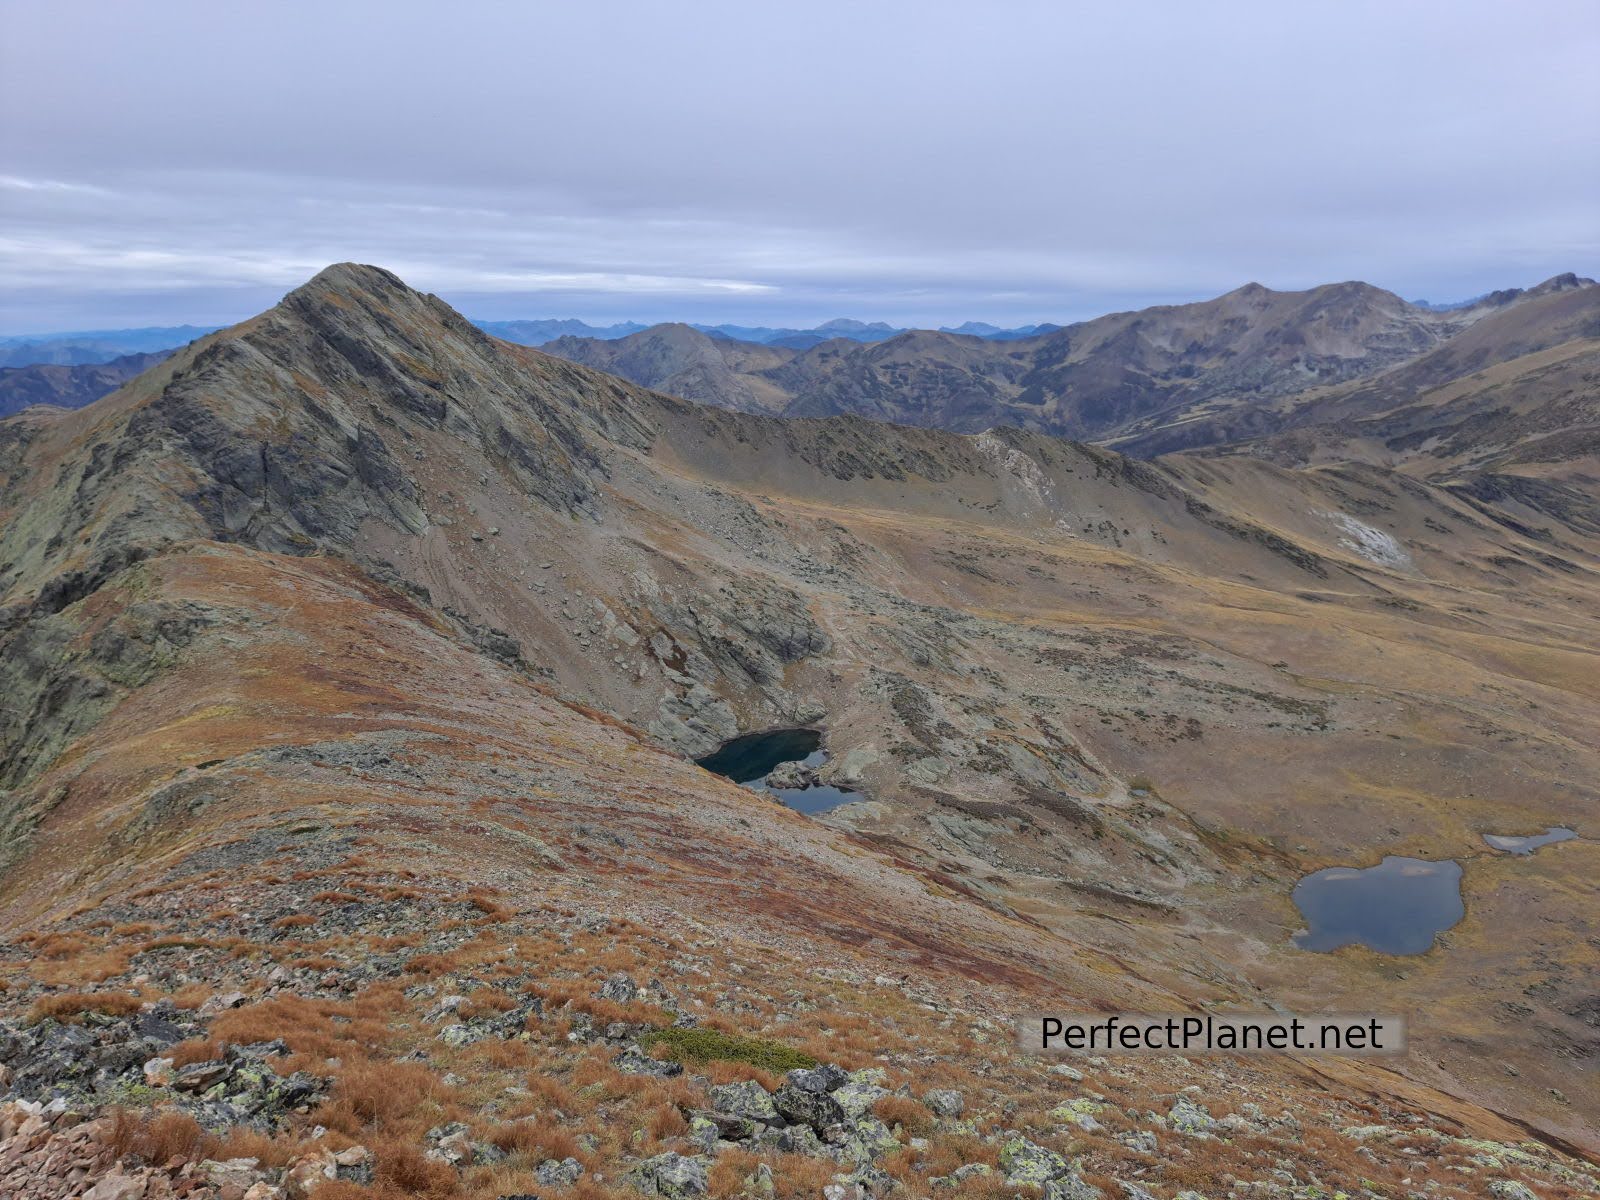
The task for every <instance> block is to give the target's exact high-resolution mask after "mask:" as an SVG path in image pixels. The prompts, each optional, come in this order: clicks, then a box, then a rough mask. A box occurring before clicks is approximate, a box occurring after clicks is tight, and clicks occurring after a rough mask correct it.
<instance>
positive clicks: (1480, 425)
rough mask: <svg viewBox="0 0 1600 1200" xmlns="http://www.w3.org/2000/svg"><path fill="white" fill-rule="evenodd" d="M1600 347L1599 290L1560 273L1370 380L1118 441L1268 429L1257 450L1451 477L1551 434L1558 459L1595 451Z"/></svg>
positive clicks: (1231, 438) (1202, 441)
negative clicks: (1599, 350) (1359, 460)
mask: <svg viewBox="0 0 1600 1200" xmlns="http://www.w3.org/2000/svg"><path fill="white" fill-rule="evenodd" d="M1513 300H1514V301H1516V303H1514V304H1513V303H1511V301H1513ZM1597 343H1600V287H1596V286H1594V285H1593V284H1592V283H1591V282H1590V281H1587V280H1579V279H1576V278H1575V277H1572V276H1562V277H1558V278H1557V279H1554V280H1551V281H1549V282H1548V283H1546V284H1543V285H1541V286H1540V287H1538V288H1533V289H1530V290H1529V291H1527V292H1517V293H1512V294H1510V298H1509V300H1506V301H1505V302H1504V303H1503V305H1502V307H1500V308H1499V309H1498V310H1497V311H1493V312H1490V313H1487V314H1485V315H1483V316H1481V317H1480V318H1479V319H1477V320H1476V321H1475V322H1474V323H1473V324H1472V325H1470V326H1469V327H1468V328H1467V329H1465V330H1464V331H1462V332H1461V333H1459V334H1457V335H1456V336H1454V337H1452V338H1451V339H1450V340H1448V341H1446V342H1445V343H1443V344H1442V345H1441V346H1439V347H1438V348H1437V349H1435V350H1432V351H1430V352H1429V353H1427V354H1424V355H1422V356H1421V357H1419V358H1416V359H1414V360H1412V361H1410V362H1407V363H1404V364H1402V365H1400V366H1398V367H1395V368H1393V369H1392V370H1389V371H1386V372H1383V373H1381V374H1378V375H1376V376H1373V377H1372V378H1370V379H1366V380H1362V381H1359V382H1355V383H1350V384H1346V385H1343V386H1339V387H1333V388H1322V389H1313V390H1311V391H1308V392H1306V393H1304V394H1303V395H1298V396H1294V397H1290V398H1288V399H1286V400H1283V401H1280V402H1278V403H1276V404H1272V405H1256V404H1249V403H1244V402H1238V403H1234V404H1231V405H1228V404H1222V405H1216V406H1214V407H1213V408H1212V409H1211V411H1209V412H1207V413H1205V414H1202V415H1200V416H1198V417H1195V416H1186V417H1185V418H1184V419H1181V420H1179V421H1177V422H1174V423H1173V424H1171V425H1169V426H1166V427H1158V428H1155V429H1153V430H1151V431H1150V432H1147V433H1144V434H1141V435H1136V436H1134V437H1130V438H1127V439H1123V440H1119V441H1118V442H1117V443H1116V444H1117V446H1118V448H1119V449H1123V450H1126V451H1129V452H1132V453H1137V454H1156V453H1163V452H1169V451H1172V450H1180V449H1188V448H1191V447H1217V446H1227V445H1230V444H1237V443H1243V442H1246V441H1250V440H1251V439H1263V438H1268V437H1270V438H1272V439H1273V440H1272V441H1270V442H1268V441H1261V440H1258V441H1256V442H1255V443H1254V444H1253V445H1252V450H1253V452H1260V453H1267V454H1270V455H1273V456H1274V457H1277V458H1279V459H1280V460H1281V461H1332V460H1337V459H1341V458H1350V457H1354V458H1365V459H1368V460H1369V461H1375V462H1383V463H1386V464H1388V465H1395V466H1399V465H1405V466H1406V469H1408V470H1416V471H1418V472H1421V473H1429V472H1432V473H1444V472H1448V471H1450V470H1460V469H1463V468H1467V469H1470V468H1472V467H1474V466H1477V467H1484V466H1491V465H1494V464H1496V463H1501V462H1509V461H1514V460H1515V459H1516V456H1517V455H1518V453H1519V451H1518V447H1519V445H1521V444H1523V443H1524V442H1526V443H1528V444H1529V445H1530V447H1531V446H1532V445H1533V444H1534V443H1537V442H1543V443H1544V444H1543V446H1542V447H1541V448H1540V449H1538V450H1535V451H1533V453H1534V454H1536V455H1544V456H1545V461H1557V462H1559V461H1562V460H1563V459H1565V458H1569V457H1574V456H1578V457H1581V456H1582V455H1584V454H1585V453H1592V450H1585V449H1584V446H1587V445H1589V444H1590V443H1592V439H1593V433H1592V429H1593V425H1594V422H1595V415H1594V401H1595V396H1596V388H1595V378H1596V377H1595V374H1594V372H1595V365H1594V352H1595V349H1596V346H1597ZM1290 431H1296V432H1292V433H1291V432H1290ZM1564 431H1565V432H1564ZM1550 434H1555V435H1557V440H1556V441H1554V442H1549V441H1547V440H1546V439H1547V436H1548V435H1550ZM1421 446H1426V449H1425V450H1422V451H1420V452H1418V447H1421ZM1569 446H1570V447H1571V449H1572V453H1568V452H1567V449H1566V448H1567V447H1569Z"/></svg>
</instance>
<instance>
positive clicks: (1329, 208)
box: [0, 0, 1600, 332]
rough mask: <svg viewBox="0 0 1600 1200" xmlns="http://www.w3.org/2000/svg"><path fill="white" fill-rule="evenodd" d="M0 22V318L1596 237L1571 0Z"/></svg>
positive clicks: (1425, 291)
mask: <svg viewBox="0 0 1600 1200" xmlns="http://www.w3.org/2000/svg"><path fill="white" fill-rule="evenodd" d="M330 10H332V11H330ZM0 13H3V19H4V32H5V36H4V37H3V38H0V47H3V49H0V110H3V112H4V114H5V115H4V119H3V120H0V216H3V223H0V292H3V299H0V332H21V331H26V330H29V329H45V328H69V327H86V326H97V325H98V326H106V325H126V324H162V323H169V322H172V321H180V320H192V321H196V322H210V321H220V320H227V319H233V318H236V317H241V316H244V315H247V314H248V313H250V312H253V311H256V310H258V309H259V308H261V307H264V306H265V305H266V304H269V303H271V302H272V301H273V300H274V299H275V298H276V297H277V296H278V295H279V294H281V293H282V292H283V291H284V290H285V289H287V288H289V287H292V286H293V285H295V284H296V283H298V282H300V281H301V280H303V279H304V278H305V277H307V276H308V275H310V274H311V273H313V272H314V271H316V270H317V269H318V268H320V267H321V266H323V265H325V264H326V263H328V262H331V261H336V260H341V259H358V260H362V261H369V262H376V263H380V264H382V265H385V266H388V267H390V268H391V269H394V270H396V271H398V272H399V273H400V274H401V275H402V276H404V277H405V278H406V279H407V280H408V281H410V282H412V283H414V284H416V285H417V286H420V287H424V288H428V289H430V290H433V291H437V292H439V293H441V294H443V295H445V296H446V297H447V298H449V299H450V300H452V301H453V302H455V303H456V304H457V305H458V306H460V307H462V308H463V309H465V310H466V311H468V312H469V313H472V314H473V315H478V316H485V317H509V316H530V317H531V316H546V315H579V316H586V317H591V318H607V319H609V318H615V317H634V318H638V319H643V320H651V319H660V318H666V317H686V318H689V319H713V320H714V319H738V320H746V321H751V322H762V323H773V322H778V321H783V322H789V321H804V322H806V323H809V322H811V321H813V320H817V319H822V318H826V317H830V316H836V315H841V314H850V315H856V316H862V317H868V318H878V317H882V318H886V319H889V320H892V321H895V322H899V323H940V322H947V321H952V320H962V319H967V318H979V319H992V320H1001V321H1015V320H1064V319H1071V318H1075V317H1079V316H1085V315H1091V314H1093V313H1096V312H1102V311H1107V310H1110V309H1115V308H1126V307H1133V306H1136V305H1140V304H1145V303H1152V302H1160V301H1165V300H1181V299H1190V298H1195V297H1199V296H1205V295H1210V294H1215V293H1217V292H1221V291H1225V290H1227V289H1228V288H1231V287H1234V286H1236V285H1238V284H1240V283H1242V282H1245V281H1246V280H1249V279H1256V280H1259V281H1261V282H1264V283H1267V284H1269V285H1270V286H1275V287H1304V286H1310V285H1312V284H1316V283H1321V282H1327V281H1331V280H1338V279H1346V278H1365V279H1368V280H1370V281H1372V282H1375V283H1378V284H1381V285H1383V286H1387V287H1391V288H1394V289H1396V290H1398V291H1401V292H1402V293H1404V294H1406V295H1408V296H1413V297H1416V296H1425V297H1428V298H1432V299H1449V298H1455V297H1459V296H1466V295H1471V294H1475V293H1476V292H1481V291H1484V290H1488V289H1490V288H1493V287H1503V286H1511V285H1518V284H1523V285H1525V284H1529V283H1533V282H1537V281H1538V280H1539V279H1541V278H1544V277H1546V276H1548V275H1551V274H1554V273H1556V272H1558V271H1563V270H1579V271H1585V272H1588V273H1593V272H1594V271H1595V269H1596V268H1597V266H1600V75H1597V73H1596V72H1595V71H1594V70H1593V63H1594V62H1595V61H1600V9H1597V8H1596V7H1595V6H1594V5H1593V4H1592V3H1590V2H1588V0H1570V2H1569V0H1530V2H1529V3H1526V4H1521V5H1515V6H1512V5H1505V4H1502V3H1498V2H1493V3H1491V2H1485V0H1458V2H1456V3H1448V4H1447V3H1426V2H1419V3H1411V4H1403V5H1396V4H1393V3H1383V4H1376V3H1366V2H1364V0H1352V2H1347V3H1342V4H1338V5H1316V6H1311V5H1297V4H1281V3H1276V2H1274V3H1248V4H1246V3H1213V4H1207V5H1190V4H1187V3H1154V2H1151V0H1146V2H1144V3H1133V4H1116V5H1111V4H1070V5H1069V4H1061V3H1048V4H1045V3H1041V4H1032V3H1010V4H1005V3H1000V4H994V5H988V6H974V5H969V4H947V3H934V2H923V3H916V4H911V3H899V2H894V0H881V2H878V3H874V4H869V5H845V4H836V3H831V2H829V3H814V4H810V5H807V6H804V7H803V8H802V7H797V6H777V5H750V4H739V5H734V4H724V3H721V2H719V0H698V2H697V3H695V4H692V5H690V4H684V5H673V4H661V3H594V2H590V3H585V4H582V5H579V4H537V5H523V4H500V3H487V2H484V3H456V4H453V5H451V6H448V7H444V6H439V5H436V4H424V3H420V2H417V0H388V2H387V3H383V4H365V3H344V4H338V5H333V4H329V3H326V2H324V3H319V4H309V3H307V4H301V3H279V4H275V5H271V6H243V5H216V4H198V3H188V2H186V0H169V2H167V3H163V4H161V5H156V6H147V5H127V4H118V3H110V2H106V3H100V4H93V3H71V4H62V3H37V2H33V0H3V2H0Z"/></svg>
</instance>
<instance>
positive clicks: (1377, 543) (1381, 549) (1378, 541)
mask: <svg viewBox="0 0 1600 1200" xmlns="http://www.w3.org/2000/svg"><path fill="white" fill-rule="evenodd" d="M1317 515H1318V516H1319V517H1327V518H1328V520H1330V521H1332V522H1333V523H1334V524H1335V525H1337V526H1338V527H1339V528H1340V529H1342V530H1344V532H1345V533H1346V534H1347V535H1348V536H1346V537H1342V538H1340V539H1339V545H1341V546H1343V547H1344V548H1345V549H1346V550H1354V551H1355V552H1356V553H1357V554H1359V555H1360V556H1361V557H1362V558H1364V559H1366V560H1367V561H1368V562H1375V563H1377V564H1378V565H1379V566H1380V567H1409V566H1411V555H1409V554H1407V553H1406V550H1405V547H1404V546H1402V545H1401V544H1400V543H1399V542H1398V541H1396V540H1395V538H1394V536H1393V535H1392V534H1388V533H1385V532H1384V531H1383V530H1381V529H1375V528H1374V527H1373V526H1371V525H1368V524H1366V523H1365V522H1362V521H1358V520H1356V519H1355V518H1354V517H1352V516H1349V515H1348V514H1346V513H1341V512H1323V511H1321V510H1318V511H1317Z"/></svg>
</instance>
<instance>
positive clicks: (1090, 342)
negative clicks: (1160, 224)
mask: <svg viewBox="0 0 1600 1200" xmlns="http://www.w3.org/2000/svg"><path fill="white" fill-rule="evenodd" d="M476 324H478V325H479V327H480V328H482V329H483V330H485V331H486V332H488V333H489V334H491V335H492V336H495V337H498V338H501V339H502V340H506V341H512V342H517V343H521V344H525V345H537V346H539V347H540V348H542V349H543V351H544V352H545V353H547V354H552V355H555V356H557V357H559V358H564V359H567V360H569V361H572V362H576V363H580V364H582V365H584V366H588V367H593V368H595V369H597V370H601V371H605V372H607V373H609V374H612V375H616V376H619V377H621V378H623V379H626V380H629V381H630V382H633V383H636V384H640V385H642V386H644V387H649V388H653V389H655V390H657V391H661V392H666V393H669V394H671V395H675V396H680V397H682V398H684V399H688V400H693V401H696V402H699V403H702V404H710V405H714V406H717V407H720V408H726V409H733V410H736V411H741V412H749V413H761V414H766V415H774V416H788V417H823V416H835V415H854V416H862V417H867V418H870V419H873V420H878V421H888V422H892V423H894V424H899V425H913V426H924V427H932V428H939V429H947V430H953V431H955V432H962V433H976V432H980V431H982V430H985V429H990V428H994V427H998V426H1010V427H1015V428H1020V429H1026V430H1031V431H1034V432H1038V433H1045V434H1052V435H1056V436H1064V437H1070V438H1075V439H1079V440H1084V441H1095V442H1101V443H1104V444H1107V445H1111V446H1114V447H1116V448H1117V449H1119V450H1121V451H1123V452H1124V453H1128V454H1132V455H1135V456H1138V457H1145V458H1148V457H1152V456H1155V455H1159V454H1165V453H1170V452H1172V451H1178V450H1186V451H1206V452H1211V453H1215V452H1226V451H1233V450H1244V451H1246V452H1248V453H1250V454H1252V455H1257V456H1261V457H1266V458H1270V459H1273V460H1274V461H1278V462H1281V463H1284V464H1286V465H1303V464H1318V463H1326V462H1340V461H1351V460H1355V461H1363V462H1370V463H1374V464H1377V465H1383V466H1390V467H1401V468H1402V469H1407V470H1415V471H1417V472H1419V473H1421V474H1424V475H1437V474H1441V473H1442V474H1450V473H1452V472H1459V471H1462V470H1469V469H1471V470H1481V469H1486V468H1488V467H1496V468H1499V467H1506V466H1511V465H1515V464H1530V463H1531V464H1543V465H1542V466H1540V467H1539V469H1541V470H1566V469H1567V467H1568V466H1570V464H1573V463H1575V462H1579V461H1585V462H1587V461H1591V460H1593V459H1595V458H1596V456H1597V455H1600V411H1597V409H1600V399H1597V395H1596V389H1595V387H1594V384H1593V381H1594V380H1595V379H1596V378H1597V377H1600V288H1597V287H1596V286H1595V285H1594V282H1593V281H1592V280H1589V279H1583V278H1580V277H1578V276H1576V275H1573V274H1566V275H1560V276H1556V277H1555V278H1553V279H1550V280H1547V281H1545V282H1544V283H1542V284H1540V285H1538V286H1537V287H1534V288H1529V289H1520V288H1511V289H1506V290H1502V291H1495V292H1490V293H1487V294H1485V295H1484V296H1481V297H1478V298H1477V299H1476V300H1474V301H1471V302H1468V303H1466V304H1464V305H1431V304H1415V303H1409V302H1407V301H1405V300H1402V299H1401V298H1400V297H1398V296H1396V295H1394V294H1393V293H1391V292H1386V291H1384V290H1382V289H1381V288H1376V287H1373V286H1372V285H1370V284H1366V283H1358V282H1349V283H1338V284H1328V285H1325V286H1323V287H1317V288H1311V289H1309V290H1307V291H1303V292H1278V291H1273V290H1271V289H1268V288H1265V287H1262V286H1261V285H1259V284H1248V285H1246V286H1244V287H1242V288H1238V289H1236V290H1234V291H1232V292H1229V293H1227V294H1226V295H1223V296H1219V297H1217V298H1216V299H1213V300H1207V301H1202V302H1199V303H1194V304H1180V305H1163V306H1159V307H1155V308H1147V309H1142V310H1139V311H1136V312H1125V313H1113V314H1110V315H1107V316H1103V317H1097V318H1094V319H1093V320H1089V321H1082V322H1079V323H1077V324H1074V325H1069V326H1066V327H1058V326H1052V325H1041V326H1030V327H1027V328H1024V329H999V328H997V327H995V326H992V325H987V324H984V323H981V322H967V323H966V324H964V325H961V326H958V327H955V328H946V329H941V330H899V329H895V328H893V327H891V326H889V325H887V324H884V323H883V322H874V323H867V322H862V321H854V320H849V319H838V320H833V321H828V322H825V323H824V324H822V325H819V326H817V327H816V328H814V329H809V330H796V329H779V328H768V327H757V326H740V325H717V326H705V325H691V324H681V323H668V324H662V325H652V326H648V327H646V326H640V325H638V324H636V323H632V322H624V323H621V324H616V325H610V326H601V327H597V326H593V325H589V324H586V323H585V322H582V321H577V320H545V321H500V322H494V321H489V322H477V323H476ZM205 332H207V331H206V330H204V329H202V328H199V327H195V326H177V327H168V328H164V329H142V330H110V331H96V332H88V333H75V334H62V335H59V336H58V337H55V338H47V339H36V340H33V341H31V342H30V341H25V340H23V339H19V338H12V339H9V340H4V341H0V355H3V356H4V360H9V361H11V362H15V361H16V360H17V359H18V358H19V357H24V356H27V355H30V354H31V355H34V356H42V357H43V361H41V362H37V363H34V364H33V365H30V366H26V367H16V366H13V367H11V368H9V369H0V415H6V414H10V413H13V412H17V411H19V410H20V409H21V408H23V407H26V406H27V405H30V404H51V405H57V406H62V407H69V408H70V407H79V406H81V405H84V404H87V403H89V402H91V401H93V400H95V399H97V398H98V397H99V396H102V395H104V394H106V393H107V392H109V391H112V390H113V389H115V388H116V387H119V386H121V384H122V383H124V382H126V381H127V380H128V379H129V378H132V376H134V375H136V374H138V373H139V372H140V371H142V370H144V369H145V368H147V367H148V366H150V365H152V364H153V363H155V362H156V361H159V359H160V358H161V357H163V356H164V355H165V354H166V353H168V352H170V347H169V346H157V347H154V348H153V349H152V350H150V351H141V352H140V353H138V354H132V355H129V354H122V355H117V356H114V358H113V361H94V362H85V361H82V360H84V359H85V358H89V357H92V356H94V355H106V354H109V351H110V350H111V349H113V348H117V347H121V346H129V345H145V346H148V345H150V344H151V343H154V342H161V341H163V340H165V341H167V342H169V343H170V342H172V341H173V340H174V339H184V340H192V338H193V337H195V336H198V335H200V334H203V333H205ZM0 361H3V360H0ZM1561 464H1566V466H1563V465H1561Z"/></svg>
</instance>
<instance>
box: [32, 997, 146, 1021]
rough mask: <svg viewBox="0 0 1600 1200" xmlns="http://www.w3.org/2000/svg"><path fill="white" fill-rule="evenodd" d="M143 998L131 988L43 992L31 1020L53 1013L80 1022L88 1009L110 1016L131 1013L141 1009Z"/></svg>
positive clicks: (66, 1019) (61, 1019)
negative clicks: (122, 989)
mask: <svg viewBox="0 0 1600 1200" xmlns="http://www.w3.org/2000/svg"><path fill="white" fill-rule="evenodd" d="M142 1004H143V1001H141V1000H140V999H139V997H138V996H135V995H132V994H131V993H128V992H57V993H56V994H55V995H53V996H40V997H39V998H38V999H37V1000H35V1001H34V1002H33V1007H32V1008H31V1009H29V1010H28V1020H29V1021H43V1020H45V1019H46V1018H49V1017H53V1018H55V1019H56V1020H57V1021H65V1022H68V1023H73V1022H76V1021H77V1020H78V1019H79V1018H81V1017H82V1016H83V1014H84V1013H88V1012H96V1013H104V1014H105V1015H106V1016H108V1017H127V1016H131V1015H132V1014H134V1013H136V1012H138V1011H139V1009H140V1007H141V1005H142Z"/></svg>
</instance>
